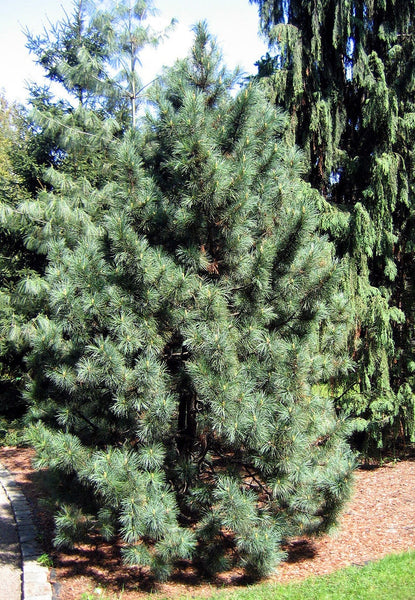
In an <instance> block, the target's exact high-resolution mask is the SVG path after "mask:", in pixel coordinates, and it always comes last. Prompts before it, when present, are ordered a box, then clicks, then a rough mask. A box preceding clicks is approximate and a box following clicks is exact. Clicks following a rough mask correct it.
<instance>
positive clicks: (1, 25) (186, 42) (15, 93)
mask: <svg viewBox="0 0 415 600" xmlns="http://www.w3.org/2000/svg"><path fill="white" fill-rule="evenodd" d="M154 5H155V7H156V8H157V9H158V10H159V13H160V14H159V16H158V18H157V20H156V22H155V26H156V28H157V27H158V26H162V25H163V24H167V23H168V22H169V21H170V19H171V18H172V17H176V18H177V19H178V24H177V26H176V28H175V31H174V32H173V33H172V34H171V36H170V38H169V40H167V41H166V42H164V43H163V45H162V46H161V47H160V48H159V49H158V50H157V51H151V52H150V51H145V52H144V53H143V54H142V63H143V71H142V80H143V82H144V83H147V82H149V81H150V80H151V79H152V78H153V77H154V76H155V75H156V74H157V73H158V72H159V71H160V69H161V67H162V66H163V65H169V64H172V63H173V62H174V60H175V59H176V58H177V57H182V56H185V55H186V53H187V50H188V48H189V47H190V44H191V41H192V33H191V26H192V25H193V24H194V23H195V22H197V21H199V20H201V19H206V20H207V21H208V23H209V28H210V31H211V33H213V34H214V35H215V36H216V37H217V39H218V41H219V44H220V46H221V48H222V51H223V55H224V59H225V62H226V64H227V65H228V67H230V68H233V67H235V66H237V65H240V66H241V67H242V68H243V69H244V70H245V71H246V72H247V73H253V72H255V67H254V63H255V61H256V60H258V58H260V57H261V56H262V55H263V54H265V52H266V43H265V41H264V40H261V38H260V36H259V35H258V17H257V8H256V6H252V5H251V4H249V1H248V0H154ZM72 7H73V2H72V0H61V1H60V2H59V0H0V9H1V11H0V14H1V19H0V57H1V58H0V89H1V90H2V91H3V92H4V93H5V94H6V97H7V98H8V99H9V100H17V101H19V102H22V103H24V102H25V99H26V97H27V91H26V87H25V85H26V82H27V81H41V80H42V73H43V72H42V69H40V67H37V66H36V65H34V63H33V58H32V57H31V56H30V55H29V52H28V51H27V50H26V48H25V43H26V38H25V36H24V34H23V32H22V30H23V29H25V28H28V29H29V30H30V31H31V32H32V33H33V34H39V33H41V32H42V30H43V28H44V27H46V28H48V26H49V25H48V24H49V23H55V22H56V21H57V20H58V19H60V18H61V17H62V16H63V15H64V11H66V12H68V13H69V14H70V13H71V12H72Z"/></svg>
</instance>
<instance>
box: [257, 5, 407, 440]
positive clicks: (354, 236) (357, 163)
mask: <svg viewBox="0 0 415 600" xmlns="http://www.w3.org/2000/svg"><path fill="white" fill-rule="evenodd" d="M251 2H252V3H256V4H258V6H259V15H260V21H261V28H262V30H263V31H264V32H265V33H266V35H267V36H268V39H269V41H270V47H271V48H272V49H273V50H274V55H273V56H271V55H270V54H268V56H267V57H266V58H265V60H264V61H262V63H261V62H260V63H259V66H260V74H263V75H270V74H271V75H270V77H269V78H268V83H267V87H268V89H269V90H271V92H270V93H271V94H272V95H273V98H274V100H275V102H276V103H277V104H278V105H280V106H283V107H284V108H286V109H287V110H288V111H289V114H290V117H291V119H290V125H291V133H292V135H293V137H294V138H295V140H296V142H297V143H298V144H299V145H300V147H302V148H304V149H305V152H306V154H307V158H308V163H309V180H310V182H311V183H312V185H313V186H314V187H316V188H317V189H318V190H319V191H320V193H321V195H322V200H321V204H322V211H323V217H322V226H323V229H324V230H326V231H328V232H329V233H330V235H331V237H332V238H333V239H334V240H335V242H336V248H337V254H338V256H340V257H345V258H346V259H347V260H348V261H349V266H350V268H349V277H348V279H347V281H346V282H345V285H346V286H347V287H348V289H349V290H350V292H351V295H352V297H353V296H354V303H355V310H356V322H355V327H354V331H353V332H352V334H353V335H352V337H351V342H350V348H351V351H352V352H353V353H354V357H355V359H356V365H357V368H356V370H355V372H354V375H353V376H352V377H350V376H348V378H347V380H346V381H342V382H340V383H339V382H338V386H337V390H334V391H333V394H334V395H337V393H339V394H340V399H337V400H335V402H340V403H341V404H342V405H343V406H348V407H349V409H351V410H352V411H353V412H354V413H355V414H359V415H361V416H363V417H365V419H366V420H367V422H368V433H369V438H370V440H372V442H373V441H375V442H376V443H377V444H378V445H380V446H382V445H384V444H386V443H387V442H388V440H390V439H391V438H392V439H396V437H397V436H401V437H405V436H408V437H410V438H411V439H413V438H414V435H415V417H414V415H415V408H414V407H415V403H414V391H413V390H414V380H413V372H414V362H413V344H412V339H413V335H414V319H413V281H414V280H413V275H414V271H413V264H414V263H413V258H414V255H413V251H414V237H413V197H414V156H413V147H414V134H415V128H414V123H415V122H414V118H413V115H414V108H415V106H414V58H413V57H414V39H415V38H414V35H413V34H414V30H413V27H414V17H415V3H414V2H413V1H412V0H411V1H409V2H407V1H400V0H385V1H382V2H373V1H372V2H366V1H348V2H343V1H341V0H324V1H323V2H314V3H311V2H306V1H303V0H289V1H287V2H285V1H283V0H281V1H278V0H271V1H268V0H265V1H263V0H251Z"/></svg>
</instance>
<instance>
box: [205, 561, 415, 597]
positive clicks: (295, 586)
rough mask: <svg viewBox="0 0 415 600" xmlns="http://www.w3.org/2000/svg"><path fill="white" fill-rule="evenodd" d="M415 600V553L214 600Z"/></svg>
mask: <svg viewBox="0 0 415 600" xmlns="http://www.w3.org/2000/svg"><path fill="white" fill-rule="evenodd" d="M225 598H226V599H229V600H328V599H330V600H415V552H407V553H404V554H394V555H390V556H387V557H386V558H384V559H382V560H380V561H377V562H373V563H370V564H368V565H366V566H364V567H349V568H347V569H342V570H340V571H337V572H335V573H332V574H331V575H327V576H325V577H311V578H309V579H307V580H305V581H302V582H299V583H291V584H284V585H282V584H277V583H275V584H270V583H265V584H257V585H253V586H250V587H248V588H245V589H243V590H238V591H236V592H226V591H222V592H220V593H217V594H215V595H214V596H212V597H211V599H210V600H225Z"/></svg>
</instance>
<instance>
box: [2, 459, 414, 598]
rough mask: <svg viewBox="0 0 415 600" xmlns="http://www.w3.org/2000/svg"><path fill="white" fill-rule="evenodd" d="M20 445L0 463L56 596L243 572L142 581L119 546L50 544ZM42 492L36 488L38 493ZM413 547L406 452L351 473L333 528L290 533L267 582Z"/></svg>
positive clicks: (170, 592) (168, 592)
mask: <svg viewBox="0 0 415 600" xmlns="http://www.w3.org/2000/svg"><path fill="white" fill-rule="evenodd" d="M32 457H33V451H32V450H31V449H28V448H12V447H6V448H0V462H2V463H3V465H4V466H5V467H6V468H7V469H9V470H10V471H11V473H13V474H14V476H15V479H16V481H17V482H18V483H19V484H20V485H21V487H22V490H23V493H24V494H25V496H26V497H27V499H28V500H29V502H30V503H31V505H32V507H33V514H34V519H35V521H36V524H37V525H38V528H39V531H40V532H41V538H42V543H43V546H44V548H45V551H47V552H48V553H50V555H51V556H52V557H53V562H54V569H53V572H52V574H53V577H54V578H56V580H57V582H58V584H59V598H60V600H80V597H81V595H82V594H83V593H84V592H92V591H93V590H94V589H96V588H100V589H104V590H105V593H106V594H107V595H111V594H120V593H121V592H122V599H123V600H143V595H145V594H147V593H148V592H150V591H151V592H152V593H153V594H154V593H159V594H161V595H163V597H167V596H168V597H176V596H184V595H188V596H195V595H198V596H208V595H209V594H211V593H212V591H213V590H214V589H215V588H216V587H221V588H222V587H223V586H228V587H230V588H232V587H234V586H235V587H236V586H240V585H242V584H244V583H246V580H245V579H244V576H243V573H242V572H240V571H232V572H229V573H225V574H223V575H221V576H218V577H217V578H216V579H215V580H210V581H207V580H206V581H201V580H200V577H198V576H197V574H196V573H195V572H194V571H193V570H192V569H191V568H190V567H189V566H186V565H184V566H183V567H184V568H183V569H182V570H181V571H180V572H179V573H177V574H176V576H175V577H174V578H173V580H172V581H171V582H170V583H166V584H158V585H157V586H154V583H153V582H152V581H150V580H149V579H148V578H146V576H145V575H144V574H143V573H142V572H141V571H140V569H139V568H137V567H126V566H123V565H122V564H121V561H120V555H119V547H117V546H116V545H115V546H114V545H110V544H99V545H98V547H97V548H91V547H88V546H81V547H79V548H77V549H76V550H74V551H72V552H65V553H64V552H57V551H56V550H54V549H53V547H52V543H51V540H52V536H53V520H52V518H51V515H50V513H49V511H48V510H47V509H46V508H45V507H44V506H43V505H42V501H41V499H42V491H41V477H39V474H37V473H36V472H35V471H34V470H33V468H32V465H31V459H32ZM43 493H44V492H43ZM410 549H415V460H414V459H413V458H410V459H408V460H402V461H398V462H396V463H395V462H391V463H389V464H386V465H384V466H381V467H376V466H372V467H371V468H362V469H359V470H358V471H357V472H356V476H355V491H354V494H353V497H352V499H351V501H350V502H349V504H348V505H347V506H346V508H345V510H344V513H343V515H342V517H341V520H340V523H339V527H338V530H337V531H336V532H334V533H332V534H331V535H330V536H327V535H325V536H323V537H321V538H318V539H313V540H310V539H307V538H297V539H294V540H291V542H290V544H289V545H288V547H287V551H288V560H287V561H286V562H285V563H283V564H282V565H281V566H280V567H279V569H278V572H277V574H276V575H275V576H273V577H272V578H270V581H275V582H287V581H290V580H299V579H303V578H305V577H308V576H310V575H324V574H327V573H330V572H331V571H334V570H336V569H339V568H341V567H345V566H348V565H363V564H366V563H367V562H368V561H373V560H376V559H379V558H382V557H383V556H385V555H386V554H390V553H392V552H402V551H405V550H410Z"/></svg>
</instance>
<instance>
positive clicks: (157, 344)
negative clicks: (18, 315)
mask: <svg viewBox="0 0 415 600" xmlns="http://www.w3.org/2000/svg"><path fill="white" fill-rule="evenodd" d="M235 77H236V74H229V73H228V72H227V71H226V69H225V68H224V67H223V66H222V64H221V60H220V53H219V52H218V49H217V47H216V44H215V42H214V40H213V39H212V38H211V36H210V35H209V34H208V32H207V30H206V27H205V25H204V24H201V25H198V26H197V27H196V37H195V41H194V45H193V47H192V51H191V55H190V57H189V58H188V59H186V60H184V61H181V62H179V63H178V64H177V65H176V66H175V67H174V68H173V69H171V70H169V71H166V73H165V74H164V76H163V77H162V78H161V80H160V82H159V83H158V84H157V86H155V87H154V89H153V90H152V95H151V99H152V102H153V109H152V111H151V112H150V113H149V114H148V115H147V117H146V123H145V124H144V125H143V128H142V130H140V131H138V130H137V129H134V128H132V129H129V130H128V131H126V132H125V134H124V135H122V136H120V135H119V132H117V133H116V134H114V135H112V136H111V128H112V125H111V126H108V125H107V124H106V122H105V121H102V122H101V127H100V126H99V119H97V118H96V116H94V114H90V115H89V113H79V116H80V117H81V116H83V117H84V118H85V117H86V115H87V114H88V115H89V118H88V119H87V120H86V121H84V129H83V131H81V130H80V129H79V128H78V129H77V130H76V131H74V135H70V133H68V130H69V125H68V126H67V127H65V128H64V129H63V130H62V143H64V141H65V139H66V140H67V144H68V145H69V146H68V147H70V148H71V153H73V155H74V159H75V158H76V152H77V148H78V146H77V145H73V139H79V140H81V141H79V144H80V146H79V147H80V148H81V149H82V151H86V144H87V143H89V144H90V147H91V152H93V153H96V152H98V148H99V144H101V150H100V151H99V156H100V157H101V160H102V177H101V179H99V180H98V179H97V177H96V174H95V172H93V173H92V177H91V180H90V179H88V174H87V172H86V171H85V172H84V173H82V177H76V176H75V174H74V172H71V173H65V172H62V171H59V170H56V169H55V170H52V171H51V172H50V173H49V177H50V181H51V184H52V186H53V190H52V191H51V192H43V193H41V194H40V195H39V197H38V199H37V202H36V203H34V202H26V203H24V204H22V205H21V206H20V207H19V210H20V212H21V213H23V214H24V215H25V218H26V222H27V228H28V234H27V244H28V245H30V247H32V248H37V249H38V251H39V252H43V253H45V254H46V257H47V263H48V266H47V269H46V275H45V277H43V278H41V279H39V278H37V279H31V278H27V279H26V280H25V281H22V283H21V286H22V288H21V289H22V292H24V297H26V298H28V299H29V298H30V297H36V298H38V299H41V301H42V303H43V306H44V310H43V311H41V312H40V313H39V314H38V315H37V317H36V318H34V319H32V320H30V321H28V322H27V323H26V324H25V325H24V326H22V328H21V335H22V336H24V338H25V339H26V340H27V343H29V344H30V346H31V352H30V353H29V355H28V357H27V364H28V369H29V378H28V383H27V389H26V399H27V401H28V403H29V404H30V406H31V409H30V414H29V417H28V418H29V420H31V422H32V427H31V429H30V439H31V442H32V443H33V444H34V446H35V448H36V451H37V456H38V458H37V464H38V465H39V466H43V467H48V468H51V469H53V470H56V471H57V472H59V473H62V474H63V475H64V476H65V477H66V483H67V484H68V482H69V481H70V482H71V485H72V487H74V489H75V490H76V493H75V494H74V497H75V500H74V501H73V502H69V501H68V502H66V503H65V504H64V505H63V506H61V507H60V510H59V512H58V515H57V518H56V538H55V541H56V543H57V544H58V545H68V544H69V545H70V544H74V543H76V542H78V541H80V540H81V539H84V538H85V537H87V536H88V534H91V533H96V532H98V533H100V534H101V535H102V536H104V537H105V538H106V539H111V538H113V537H114V536H116V535H119V536H121V538H122V540H123V542H124V545H123V555H124V558H125V560H126V562H127V563H129V564H131V565H141V566H143V567H148V568H150V569H151V571H152V572H153V573H154V575H155V576H156V577H158V578H159V579H163V578H166V577H168V576H169V574H170V573H171V571H172V569H173V568H174V567H175V565H176V564H177V561H179V560H183V559H193V561H194V563H195V564H196V565H198V566H199V567H200V568H202V569H203V570H204V571H207V572H215V571H218V570H223V569H226V568H227V567H228V566H231V565H232V564H239V565H242V566H244V567H245V568H246V570H247V571H248V572H249V573H251V574H254V575H256V576H258V575H264V574H267V573H269V572H271V571H272V570H273V569H274V568H275V566H276V565H277V564H278V562H279V561H280V560H281V558H283V556H284V553H283V551H282V544H283V543H284V541H285V540H287V539H288V538H289V537H290V536H294V535H298V534H303V533H309V534H312V533H318V532H322V531H326V530H327V529H328V528H329V527H330V526H331V525H332V524H333V523H334V522H335V520H336V517H337V515H338V512H339V510H340V509H341V507H342V504H343V502H344V500H345V498H346V497H347V495H348V492H349V489H350V478H351V471H352V469H353V457H352V454H351V453H350V450H349V448H348V446H347V443H346V437H347V434H348V433H349V426H348V423H347V422H346V421H345V420H344V419H343V418H339V417H337V416H336V415H335V413H334V411H333V408H332V406H331V403H330V401H329V400H328V399H326V398H324V397H322V396H320V395H319V393H318V389H319V388H318V384H319V382H321V381H328V380H329V378H330V377H332V376H335V375H337V374H338V373H339V372H346V371H347V370H348V369H349V368H350V361H349V359H348V357H347V353H346V352H345V345H344V339H345V334H344V332H345V330H346V329H347V319H348V311H347V302H346V299H345V298H344V296H343V295H342V294H341V293H340V292H339V280H341V278H342V272H341V269H340V268H339V265H338V263H336V261H335V260H334V259H333V248H332V246H331V244H330V243H329V242H328V241H327V240H326V239H325V238H323V237H321V236H320V235H319V234H318V233H317V225H318V212H317V208H316V203H315V195H314V193H313V191H312V189H311V187H310V186H309V185H308V184H306V183H304V182H303V181H302V179H301V178H300V174H301V172H302V168H303V166H302V155H301V154H300V153H299V152H298V151H297V150H296V149H295V148H293V147H288V146H287V145H286V144H285V143H284V142H283V130H284V126H285V118H284V117H283V116H282V115H281V113H279V112H277V111H275V110H274V109H273V108H272V107H271V106H270V105H269V103H268V102H267V101H266V100H265V98H264V96H263V94H262V93H261V92H260V91H259V90H258V89H257V88H256V87H255V86H252V85H251V86H249V87H247V88H246V89H242V90H241V91H240V92H239V93H238V94H237V95H236V96H235V97H233V96H232V95H231V93H230V92H231V88H232V85H233V84H234V83H235ZM91 123H92V125H93V127H92V125H91ZM64 131H65V133H64ZM75 134H76V135H75ZM82 134H84V135H82ZM82 140H88V142H86V141H85V142H82Z"/></svg>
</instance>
